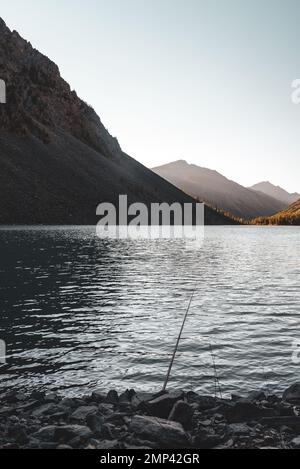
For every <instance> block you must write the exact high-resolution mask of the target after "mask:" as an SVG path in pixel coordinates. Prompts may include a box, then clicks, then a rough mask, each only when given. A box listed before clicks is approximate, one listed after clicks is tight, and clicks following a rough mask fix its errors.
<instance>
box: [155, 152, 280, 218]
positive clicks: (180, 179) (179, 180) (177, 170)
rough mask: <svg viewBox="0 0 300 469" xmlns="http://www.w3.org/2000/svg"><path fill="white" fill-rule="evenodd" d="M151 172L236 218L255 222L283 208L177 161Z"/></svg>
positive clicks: (224, 179)
mask: <svg viewBox="0 0 300 469" xmlns="http://www.w3.org/2000/svg"><path fill="white" fill-rule="evenodd" d="M153 171H154V172H155V173H156V174H158V175H159V176H161V177H163V178H165V179H166V180H167V181H169V182H171V183H172V184H174V185H175V186H176V187H178V188H180V189H181V190H183V191H184V192H186V193H187V194H190V195H192V196H193V197H196V198H198V199H200V200H203V201H205V202H206V203H208V204H210V205H212V206H214V207H219V208H221V209H223V210H225V211H228V212H230V213H232V214H233V215H235V216H236V217H242V218H248V219H251V218H255V217H258V216H260V215H272V214H274V213H276V212H278V211H279V210H282V209H283V208H285V207H286V204H285V203H283V202H281V201H278V200H277V199H275V198H273V197H270V196H269V195H266V194H263V193H259V192H256V191H253V190H250V189H247V188H245V187H243V186H241V185H239V184H237V183H236V182H233V181H230V180H229V179H227V178H226V177H224V176H222V175H221V174H219V173H217V172H216V171H212V170H210V169H207V168H201V167H199V166H195V165H190V164H188V163H187V162H186V161H183V160H180V161H175V162H173V163H169V164H166V165H164V166H159V167H157V168H154V169H153Z"/></svg>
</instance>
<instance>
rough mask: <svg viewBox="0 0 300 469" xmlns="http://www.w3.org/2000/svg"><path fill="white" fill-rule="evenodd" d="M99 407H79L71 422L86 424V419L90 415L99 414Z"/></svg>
mask: <svg viewBox="0 0 300 469" xmlns="http://www.w3.org/2000/svg"><path fill="white" fill-rule="evenodd" d="M97 413H98V407H95V406H86V407H79V408H78V409H76V410H75V412H73V414H72V415H71V417H70V418H71V420H76V421H78V422H85V421H86V418H87V417H88V416H89V415H93V414H97Z"/></svg>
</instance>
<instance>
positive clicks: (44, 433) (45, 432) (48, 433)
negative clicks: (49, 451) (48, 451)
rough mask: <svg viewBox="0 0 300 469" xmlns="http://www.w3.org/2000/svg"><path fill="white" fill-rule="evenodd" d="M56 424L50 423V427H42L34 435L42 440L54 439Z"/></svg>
mask: <svg viewBox="0 0 300 469" xmlns="http://www.w3.org/2000/svg"><path fill="white" fill-rule="evenodd" d="M55 430H56V426H55V425H50V426H48V427H44V428H41V429H40V430H39V431H38V432H36V433H35V434H34V435H33V436H34V438H35V439H36V440H42V441H54V435H55Z"/></svg>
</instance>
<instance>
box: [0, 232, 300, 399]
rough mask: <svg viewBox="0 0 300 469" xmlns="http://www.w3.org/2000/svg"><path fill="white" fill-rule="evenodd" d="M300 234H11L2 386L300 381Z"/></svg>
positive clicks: (274, 384) (278, 384)
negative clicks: (189, 238) (296, 351)
mask: <svg viewBox="0 0 300 469" xmlns="http://www.w3.org/2000/svg"><path fill="white" fill-rule="evenodd" d="M299 249H300V229H299V228H264V227H209V228H206V233H205V243H204V246H203V247H202V249H201V250H198V251H195V250H192V249H185V246H184V244H183V242H181V241H174V242H171V241H164V242H162V241H156V242H155V241H154V242H148V241H136V242H134V241H122V242H120V241H104V240H99V239H98V238H97V237H96V236H95V228H93V227H73V228H70V227H69V228H65V227H62V228H18V229H8V228H7V229H6V228H2V229H0V259H1V263H0V339H2V340H5V341H6V344H7V353H8V357H7V365H6V366H1V365H0V366H1V367H0V373H1V375H0V377H1V381H0V386H1V387H8V386H14V387H20V388H27V389H30V388H36V387H39V386H41V387H43V386H46V387H48V388H49V389H53V390H57V389H58V390H63V389H67V390H68V392H70V393H73V392H75V391H78V390H79V391H80V392H89V391H90V390H91V389H94V388H98V389H99V388H100V389H101V388H103V389H107V388H113V387H116V388H120V389H126V388H129V387H134V388H136V389H144V390H150V389H156V390H157V389H158V388H159V387H160V386H162V384H163V381H164V376H165V373H166V371H167V368H168V363H169V360H170V355H171V354H172V351H173V347H174V343H175V340H176V337H177V335H178V331H179V328H180V325H181V321H182V318H183V314H184V311H185V309H186V306H187V304H188V301H189V298H190V294H191V292H192V290H193V288H194V284H195V282H197V293H196V296H195V299H194V302H193V305H192V308H191V312H190V316H189V319H188V322H187V324H186V328H185V331H184V334H183V339H182V342H181V345H180V349H179V353H178V356H177V359H176V362H175V366H174V370H173V374H172V380H171V387H173V388H175V387H178V388H187V389H188V388H193V389H194V390H199V391H201V392H209V393H213V391H214V371H213V366H212V356H211V352H210V345H212V348H213V351H214V355H215V359H216V366H217V370H218V374H219V377H220V381H221V386H222V389H223V392H224V393H229V392H239V391H242V390H243V389H249V388H250V389H252V388H253V389H254V388H256V387H261V386H264V387H266V388H267V389H270V390H280V389H283V388H286V387H287V385H288V384H289V383H291V382H294V381H297V380H299V373H298V366H297V365H296V364H293V363H292V360H291V355H292V349H291V344H292V342H293V340H294V339H300V332H299V315H300V293H299V291H300V280H299V278H300V263H299V254H298V253H299Z"/></svg>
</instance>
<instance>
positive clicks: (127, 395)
mask: <svg viewBox="0 0 300 469" xmlns="http://www.w3.org/2000/svg"><path fill="white" fill-rule="evenodd" d="M135 395H136V392H135V391H134V389H127V391H125V392H124V393H123V394H121V395H120V398H119V402H120V403H121V402H129V403H130V402H131V401H132V398H133V397H134V396H135Z"/></svg>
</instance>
